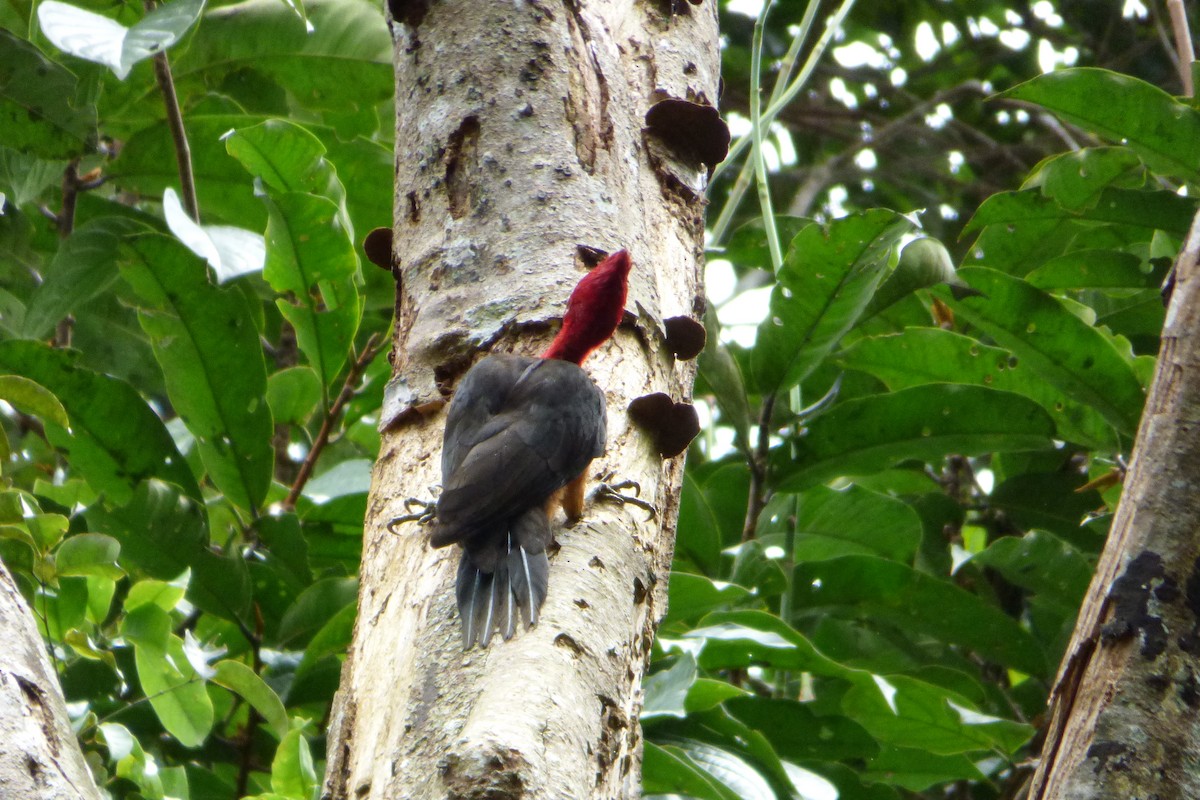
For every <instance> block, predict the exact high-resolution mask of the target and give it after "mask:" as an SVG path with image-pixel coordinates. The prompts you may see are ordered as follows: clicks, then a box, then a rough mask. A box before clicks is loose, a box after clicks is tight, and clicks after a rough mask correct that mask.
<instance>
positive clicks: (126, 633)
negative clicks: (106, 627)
mask: <svg viewBox="0 0 1200 800" xmlns="http://www.w3.org/2000/svg"><path fill="white" fill-rule="evenodd" d="M121 637H122V638H124V639H126V640H128V641H129V642H132V643H133V644H134V645H135V646H137V647H149V648H152V649H155V650H161V651H165V650H166V649H167V645H168V643H169V642H170V639H171V616H170V615H169V614H168V613H167V612H166V611H164V610H163V609H162V608H161V607H159V606H158V605H155V604H154V603H143V604H141V605H137V606H134V607H129V606H128V605H127V606H126V613H125V616H124V617H123V618H122V619H121Z"/></svg>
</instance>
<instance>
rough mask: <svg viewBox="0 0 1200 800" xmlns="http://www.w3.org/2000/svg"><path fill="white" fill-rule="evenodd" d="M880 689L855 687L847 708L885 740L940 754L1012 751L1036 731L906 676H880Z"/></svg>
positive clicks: (857, 719)
mask: <svg viewBox="0 0 1200 800" xmlns="http://www.w3.org/2000/svg"><path fill="white" fill-rule="evenodd" d="M875 682H876V686H874V687H869V688H868V687H866V686H855V687H853V688H851V689H850V691H849V692H847V694H846V696H845V697H844V698H843V699H842V708H843V709H845V711H846V713H847V715H849V716H850V718H851V719H854V720H855V721H857V722H858V723H859V724H861V725H862V726H863V727H864V728H866V729H867V731H868V732H870V734H871V735H872V736H873V737H875V738H876V739H878V740H879V741H880V742H882V743H885V744H890V745H892V746H896V747H912V748H917V749H920V750H924V751H926V752H929V753H935V754H937V755H954V754H955V753H969V752H973V751H974V752H978V751H991V750H998V751H1000V752H1003V753H1012V752H1014V751H1015V750H1016V749H1017V748H1018V747H1020V746H1021V745H1023V744H1025V743H1026V742H1027V741H1029V738H1030V736H1032V735H1033V732H1034V729H1033V727H1032V726H1030V725H1023V724H1021V723H1018V722H1013V721H1011V720H1006V719H1002V718H999V717H995V716H991V715H987V714H981V713H980V712H979V711H978V710H976V709H973V708H971V707H970V703H969V701H967V700H966V699H965V698H962V697H956V696H955V695H953V694H952V693H950V692H947V691H946V690H944V689H942V688H940V687H937V686H933V685H931V684H928V683H925V682H923V681H919V680H916V679H915V678H910V677H907V676H904V675H888V676H886V677H879V676H877V677H876V678H875Z"/></svg>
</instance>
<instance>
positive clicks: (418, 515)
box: [387, 497, 437, 533]
mask: <svg viewBox="0 0 1200 800" xmlns="http://www.w3.org/2000/svg"><path fill="white" fill-rule="evenodd" d="M404 510H405V512H407V513H405V514H402V515H400V516H398V517H393V518H392V521H391V522H389V523H388V524H387V529H388V531H389V532H390V533H398V531H397V530H396V526H397V525H402V524H404V523H405V522H415V523H417V524H419V525H428V524H429V523H431V522H433V520H434V518H436V517H437V500H436V499H435V500H422V499H420V498H419V497H409V498H406V499H405V501H404Z"/></svg>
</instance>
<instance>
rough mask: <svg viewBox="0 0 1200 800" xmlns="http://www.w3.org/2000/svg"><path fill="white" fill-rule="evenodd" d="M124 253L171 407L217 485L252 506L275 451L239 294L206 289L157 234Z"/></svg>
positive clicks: (262, 491) (250, 327)
mask: <svg viewBox="0 0 1200 800" xmlns="http://www.w3.org/2000/svg"><path fill="white" fill-rule="evenodd" d="M126 252H127V254H128V259H127V260H126V263H125V264H123V265H122V267H121V273H122V275H123V276H124V277H125V279H126V280H127V281H128V282H129V284H130V285H131V286H132V287H133V288H134V290H135V291H136V292H137V293H138V295H139V296H140V297H141V298H142V299H143V301H144V302H145V307H144V308H143V309H142V310H140V311H139V312H138V320H139V322H140V323H141V325H142V328H143V329H144V330H145V331H146V333H147V335H149V337H150V339H151V342H152V343H153V345H154V353H155V357H156V358H157V359H158V362H159V364H160V365H161V366H162V369H163V376H164V377H165V378H166V382H167V394H168V395H169V396H170V398H171V402H172V404H173V405H174V406H175V409H176V410H177V411H178V412H179V416H180V417H182V418H183V420H184V422H186V423H187V426H188V430H189V431H191V433H192V434H193V435H194V436H195V437H196V440H197V444H198V446H199V450H200V456H201V458H202V459H203V461H204V465H205V467H206V468H207V469H208V471H209V475H210V476H211V477H212V479H213V482H214V483H215V484H216V485H217V488H219V489H220V490H221V491H223V492H224V493H225V495H226V496H227V497H228V498H229V500H230V501H231V502H233V503H234V504H236V505H238V506H240V507H242V508H249V509H253V508H257V507H258V506H259V505H260V504H261V503H262V501H263V498H264V497H265V496H266V492H267V487H268V486H269V485H270V482H271V471H272V468H273V461H274V455H275V454H274V450H273V449H272V447H271V435H272V432H273V427H272V422H271V412H270V409H268V408H267V404H266V402H265V396H266V391H267V374H266V367H265V365H264V363H263V356H262V347H261V345H260V344H259V340H258V330H257V329H256V328H255V326H254V321H253V317H252V315H251V311H250V308H249V305H248V302H247V300H246V296H245V295H244V294H243V293H241V292H239V291H237V290H236V289H219V288H217V287H216V286H213V285H212V284H211V283H209V281H208V278H207V276H206V273H205V270H204V268H203V267H201V266H200V263H199V262H198V261H197V260H196V259H195V258H194V257H193V256H192V254H191V253H190V252H188V251H187V250H186V249H185V248H184V247H183V245H181V244H179V243H178V242H176V241H175V240H173V239H169V238H167V237H165V236H159V235H149V236H141V237H138V238H137V239H135V240H134V241H133V242H132V243H131V244H130V245H129V246H128V248H127V250H126Z"/></svg>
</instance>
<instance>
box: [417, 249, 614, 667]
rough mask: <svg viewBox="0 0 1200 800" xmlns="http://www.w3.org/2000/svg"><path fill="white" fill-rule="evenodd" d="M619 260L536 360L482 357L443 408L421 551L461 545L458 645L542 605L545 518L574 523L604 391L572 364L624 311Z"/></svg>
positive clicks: (505, 627) (510, 625) (597, 446)
mask: <svg viewBox="0 0 1200 800" xmlns="http://www.w3.org/2000/svg"><path fill="white" fill-rule="evenodd" d="M630 266H631V264H630V260H629V253H627V252H626V251H625V250H621V251H619V252H616V253H613V254H612V255H610V256H609V257H608V258H606V259H605V260H604V261H602V262H601V263H600V265H599V266H597V267H596V268H595V269H593V270H592V271H591V272H589V273H588V274H587V275H585V276H584V277H583V278H582V279H581V280H580V281H579V283H578V284H577V285H576V286H575V289H574V291H572V292H571V296H570V298H569V299H568V300H567V310H566V313H565V315H564V316H563V322H562V329H561V330H560V331H559V332H558V335H557V336H556V337H555V338H554V341H553V342H551V344H550V347H549V349H547V350H546V352H544V353H542V355H541V357H540V358H531V357H529V356H519V355H491V356H487V357H486V358H483V359H482V360H480V361H479V362H478V363H476V364H475V365H474V366H473V367H471V369H470V370H468V372H467V374H466V375H465V376H464V377H463V379H462V381H461V382H460V383H459V386H458V389H457V390H456V391H455V393H454V399H453V400H451V402H450V410H449V413H448V415H447V418H446V431H445V433H444V435H443V440H442V493H441V495H440V496H439V497H438V500H437V508H436V517H437V525H436V527H435V528H434V531H433V533H432V535H431V537H430V544H431V545H432V546H433V547H447V546H449V545H451V544H459V545H461V546H462V557H461V560H460V561H459V565H458V579H457V586H456V595H457V602H458V614H459V617H460V618H461V620H462V626H463V647H464V649H466V650H470V649H471V648H472V647H473V646H474V645H475V644H476V642H478V643H479V644H480V645H481V646H482V647H486V646H487V645H488V642H489V641H491V637H492V633H493V631H496V630H499V631H500V634H501V635H502V636H503V637H504V638H505V639H508V638H511V637H512V635H513V633H514V631H515V630H516V627H517V621H518V616H519V617H520V618H521V619H522V620H523V621H524V623H525V626H526V627H527V628H530V627H533V626H534V625H535V624H537V620H538V612H539V610H540V609H541V607H542V603H543V601H544V600H545V599H546V590H547V582H548V579H549V573H550V562H549V560H548V559H547V558H546V547H547V546H548V545H549V544H550V542H551V540H552V539H553V533H552V532H551V528H550V518H551V515H552V514H553V513H554V512H555V511H556V510H557V508H558V507H560V506H561V507H562V509H563V511H564V512H565V513H566V515H567V518H568V519H571V520H575V519H578V518H579V517H580V516H582V514H583V500H584V482H585V477H586V471H587V467H588V465H589V464H590V463H591V461H592V459H594V458H596V457H598V456H600V455H602V454H603V453H604V445H605V436H606V432H605V403H604V393H603V392H602V391H601V390H600V388H599V387H598V386H596V384H595V383H593V382H592V379H591V378H589V377H588V375H587V373H586V372H584V371H583V369H582V368H581V367H582V364H583V362H584V360H585V359H586V358H587V357H588V355H589V354H591V353H592V351H594V350H596V349H597V348H598V347H600V346H601V345H602V344H604V343H605V342H606V341H608V339H609V338H610V337H611V336H612V335H613V333H614V332H615V331H616V329H617V325H618V324H620V322H621V316H622V314H623V313H624V308H625V298H626V295H627V293H628V277H629V269H630Z"/></svg>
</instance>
